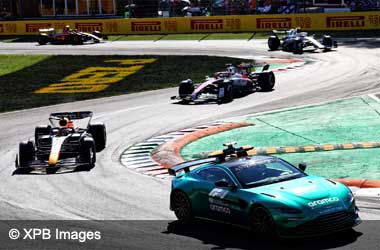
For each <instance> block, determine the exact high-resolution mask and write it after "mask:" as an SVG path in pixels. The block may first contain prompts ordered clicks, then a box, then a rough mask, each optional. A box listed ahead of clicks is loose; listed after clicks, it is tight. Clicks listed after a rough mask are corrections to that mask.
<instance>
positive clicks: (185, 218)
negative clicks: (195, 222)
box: [170, 190, 193, 224]
mask: <svg viewBox="0 0 380 250" xmlns="http://www.w3.org/2000/svg"><path fill="white" fill-rule="evenodd" d="M170 202H171V207H172V209H173V211H174V214H175V216H176V217H177V219H178V220H179V222H181V223H183V224H186V223H189V222H190V221H191V220H192V218H193V212H192V209H191V203H190V200H189V198H188V197H187V195H186V194H185V193H184V192H182V191H179V190H177V191H174V192H173V194H172V195H171V201H170Z"/></svg>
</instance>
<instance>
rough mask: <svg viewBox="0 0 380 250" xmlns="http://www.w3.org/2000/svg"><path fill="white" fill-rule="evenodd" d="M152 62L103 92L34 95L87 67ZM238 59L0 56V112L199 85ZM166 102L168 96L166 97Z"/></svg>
mask: <svg viewBox="0 0 380 250" xmlns="http://www.w3.org/2000/svg"><path fill="white" fill-rule="evenodd" d="M138 58H156V59H157V60H156V61H155V62H153V63H151V64H146V65H145V66H144V67H143V68H142V69H141V70H139V71H137V72H136V73H134V74H131V75H129V76H127V77H125V78H124V79H122V80H121V81H119V82H117V83H113V84H110V85H109V87H108V88H107V89H105V90H104V91H100V92H93V93H71V94H63V93H55V94H52V93H50V94H37V93H34V92H35V91H37V90H39V89H41V88H44V87H48V86H49V85H50V84H54V83H59V82H61V81H62V79H64V78H65V77H67V76H70V75H72V74H74V73H77V72H79V71H81V70H83V69H86V68H88V67H130V65H120V64H118V63H109V62H108V63H105V61H107V60H120V59H122V60H124V59H138ZM229 62H230V63H239V62H241V59H234V58H225V57H208V56H41V55H23V56H13V55H12V56H10V55H1V56H0V72H1V73H0V85H1V90H0V112H5V111H12V110H18V109H25V108H32V107H40V106H45V105H51V104H58V103H64V102H72V101H77V100H86V99H93V98H99V97H106V96H114V95H121V94H126V93H133V92H140V91H146V90H154V89H160V88H167V87H176V86H178V83H179V82H180V81H181V80H183V79H188V78H189V77H191V78H192V79H193V80H194V81H201V80H203V79H204V77H205V75H210V74H213V72H216V71H220V70H222V69H223V68H224V65H225V64H226V63H229ZM168 101H169V96H168Z"/></svg>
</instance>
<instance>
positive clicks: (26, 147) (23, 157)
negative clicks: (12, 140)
mask: <svg viewBox="0 0 380 250" xmlns="http://www.w3.org/2000/svg"><path fill="white" fill-rule="evenodd" d="M35 155H36V150H35V147H34V143H33V142H32V141H27V142H20V144H19V154H18V162H19V167H22V168H23V167H27V163H28V162H30V161H33V160H34V157H35Z"/></svg>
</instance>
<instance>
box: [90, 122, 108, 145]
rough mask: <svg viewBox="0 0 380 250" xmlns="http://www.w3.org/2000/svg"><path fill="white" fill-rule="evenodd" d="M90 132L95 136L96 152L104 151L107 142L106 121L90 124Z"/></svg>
mask: <svg viewBox="0 0 380 250" xmlns="http://www.w3.org/2000/svg"><path fill="white" fill-rule="evenodd" d="M88 132H89V133H90V134H91V135H92V137H93V138H94V141H95V149H96V152H100V151H102V150H103V149H104V148H105V147H106V143H107V133H106V126H105V125H104V123H97V124H90V125H89V131H88Z"/></svg>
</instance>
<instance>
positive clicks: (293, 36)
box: [268, 28, 338, 54]
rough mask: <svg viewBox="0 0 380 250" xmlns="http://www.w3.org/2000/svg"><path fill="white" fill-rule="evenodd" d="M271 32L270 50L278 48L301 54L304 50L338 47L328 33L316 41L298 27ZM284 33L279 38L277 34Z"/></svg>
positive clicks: (325, 49) (328, 49)
mask: <svg viewBox="0 0 380 250" xmlns="http://www.w3.org/2000/svg"><path fill="white" fill-rule="evenodd" d="M272 33H273V34H272V35H271V36H269V38H268V47H269V49H270V50H278V49H279V48H281V49H282V50H283V51H287V52H293V53H294V54H302V53H303V52H304V51H315V50H318V49H319V50H322V51H330V50H331V49H332V48H336V47H338V44H337V42H336V41H335V40H333V39H332V38H331V36H329V35H323V37H322V39H321V40H320V41H318V40H317V39H315V38H314V36H309V35H308V34H307V33H306V32H301V30H300V28H296V29H291V30H287V31H278V30H273V32H272ZM280 34H285V36H284V37H283V38H282V39H280V37H279V35H280Z"/></svg>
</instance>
